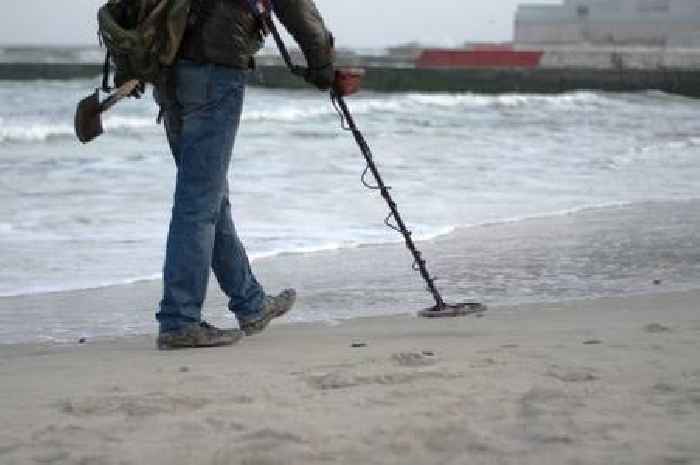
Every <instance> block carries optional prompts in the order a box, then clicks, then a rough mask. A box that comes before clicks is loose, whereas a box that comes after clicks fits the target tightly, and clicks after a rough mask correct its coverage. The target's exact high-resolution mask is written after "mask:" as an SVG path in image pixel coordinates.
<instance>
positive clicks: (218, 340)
mask: <svg viewBox="0 0 700 465" xmlns="http://www.w3.org/2000/svg"><path fill="white" fill-rule="evenodd" d="M242 337H243V333H242V332H241V331H239V330H237V329H219V328H217V327H216V326H213V325H210V324H209V323H206V322H202V323H199V324H191V325H187V326H185V327H184V328H182V329H180V330H178V331H168V332H165V333H161V334H159V335H158V340H157V341H156V345H157V347H158V350H174V349H189V348H194V347H220V346H230V345H233V344H235V343H236V342H238V341H239V340H240V339H241V338H242Z"/></svg>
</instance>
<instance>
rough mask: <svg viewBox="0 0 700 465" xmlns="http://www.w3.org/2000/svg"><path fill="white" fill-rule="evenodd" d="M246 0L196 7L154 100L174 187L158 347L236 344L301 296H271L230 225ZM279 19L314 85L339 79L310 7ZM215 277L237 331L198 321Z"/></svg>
mask: <svg viewBox="0 0 700 465" xmlns="http://www.w3.org/2000/svg"><path fill="white" fill-rule="evenodd" d="M249 3H250V2H249V1H248V0H194V3H193V6H192V9H191V13H190V19H189V23H188V29H187V31H186V33H185V37H184V39H183V42H182V45H181V48H180V52H179V59H178V61H177V63H176V64H175V66H174V70H173V72H172V73H171V74H170V78H169V79H168V81H169V83H168V84H164V85H160V86H157V89H156V92H155V93H156V101H157V102H158V103H159V104H160V106H161V110H162V112H163V116H164V119H165V128H166V133H167V137H168V142H169V144H170V149H171V151H172V154H173V157H174V158H175V163H176V165H177V181H176V187H175V196H174V204H173V209H172V219H171V223H170V231H169V234H168V242H167V248H166V258H165V266H164V270H163V287H164V290H163V299H162V301H161V303H160V311H159V312H158V313H157V315H156V318H157V320H158V322H159V326H160V333H159V336H158V340H157V346H158V348H159V349H161V350H167V349H178V348H186V347H213V346H222V345H231V344H233V343H235V342H236V341H238V340H239V339H240V338H241V337H242V335H243V333H245V334H246V335H249V336H250V335H253V334H255V333H258V332H260V331H262V330H263V329H265V327H266V326H267V325H268V323H269V322H270V321H271V320H272V319H274V318H277V317H279V316H281V315H284V314H285V313H286V312H287V311H289V310H290V309H291V307H292V306H293V305H294V301H295V298H296V293H295V291H294V290H293V289H287V290H285V291H283V292H282V293H280V294H279V295H277V296H274V297H273V296H268V295H266V294H265V292H264V290H263V288H262V286H261V285H260V284H259V283H258V281H257V280H256V278H255V276H254V274H253V272H252V271H251V268H250V263H249V261H248V257H247V255H246V252H245V249H244V247H243V244H242V243H241V241H240V240H239V238H238V235H237V234H236V229H235V227H234V223H233V221H232V218H231V206H230V203H229V189H228V181H227V172H228V167H229V162H230V160H231V154H232V151H233V146H234V140H235V138H236V132H237V130H238V124H239V121H240V117H241V110H242V107H243V97H244V93H245V86H246V81H247V79H248V74H249V69H250V68H251V67H252V64H253V55H254V54H255V53H256V52H257V51H258V50H259V49H260V48H261V47H262V42H263V37H262V34H261V24H260V23H259V20H258V19H257V18H256V16H255V15H254V14H253V13H252V8H251V5H250V4H249ZM274 5H275V12H276V14H277V16H278V18H279V19H280V21H281V22H282V23H283V24H284V26H285V27H286V28H287V29H288V30H289V32H290V33H291V34H292V36H293V37H294V38H295V40H296V41H297V42H298V44H299V46H300V47H301V50H302V51H303V53H304V55H305V57H306V60H307V63H308V66H309V72H308V75H307V81H309V82H310V83H312V84H314V85H316V86H317V87H318V88H319V89H322V90H325V89H328V88H329V87H330V86H331V85H332V83H333V79H334V66H333V62H334V50H333V38H332V36H331V34H330V33H329V32H328V30H327V29H326V27H325V25H324V23H323V20H322V19H321V16H320V14H319V12H318V10H317V9H316V6H315V5H314V3H313V1H312V0H275V1H274ZM210 270H213V271H214V275H215V276H216V278H217V281H218V282H219V285H220V286H221V289H222V290H223V291H224V292H225V293H226V295H227V296H228V297H229V299H230V300H229V309H230V310H231V311H232V312H233V313H234V314H235V315H236V317H237V319H238V322H239V326H240V331H239V330H223V329H218V328H216V327H214V326H212V325H210V324H208V323H206V322H203V321H202V320H201V312H202V305H203V303H204V298H205V295H206V289H207V285H208V280H209V275H210Z"/></svg>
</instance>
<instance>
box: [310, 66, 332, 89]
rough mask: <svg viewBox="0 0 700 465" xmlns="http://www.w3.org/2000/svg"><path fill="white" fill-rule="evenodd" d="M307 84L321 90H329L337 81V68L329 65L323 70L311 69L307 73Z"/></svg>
mask: <svg viewBox="0 0 700 465" xmlns="http://www.w3.org/2000/svg"><path fill="white" fill-rule="evenodd" d="M305 79H306V82H308V83H309V84H313V85H314V86H316V87H318V88H319V90H328V89H330V88H331V86H332V85H333V82H334V81H335V67H334V66H333V63H329V64H328V65H326V66H324V67H323V68H309V69H308V70H307V71H306V77H305Z"/></svg>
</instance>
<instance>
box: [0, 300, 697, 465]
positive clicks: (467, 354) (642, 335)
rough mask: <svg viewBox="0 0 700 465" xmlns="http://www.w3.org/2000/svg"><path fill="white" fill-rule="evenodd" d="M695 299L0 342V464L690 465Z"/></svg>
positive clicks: (572, 303)
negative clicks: (260, 329) (170, 338)
mask: <svg viewBox="0 0 700 465" xmlns="http://www.w3.org/2000/svg"><path fill="white" fill-rule="evenodd" d="M699 309H700V291H687V292H675V293H665V294H656V295H648V296H641V297H624V298H604V299H597V300H579V301H569V302H565V303H557V304H547V305H529V306H528V305H520V306H513V307H506V306H502V307H494V308H491V309H490V310H489V312H488V313H487V314H486V315H485V316H484V317H483V318H467V319H460V320H443V321H425V320H420V319H418V318H415V317H412V316H408V315H404V316H396V317H379V318H364V319H354V320H349V321H346V322H343V323H340V324H296V325H275V326H273V327H272V328H270V329H269V330H268V331H267V332H266V333H264V334H261V335H259V336H256V337H252V338H246V339H245V340H243V341H242V342H241V343H240V344H239V345H237V346H235V347H230V348H220V349H206V350H194V351H178V352H158V351H155V350H154V347H153V342H154V341H153V337H152V336H141V337H133V338H119V339H96V340H88V341H87V343H86V344H72V345H42V344H28V345H5V346H0V379H1V380H2V382H1V383H0V385H1V386H2V387H1V388H0V392H1V394H2V395H0V413H1V416H2V418H3V427H2V428H0V463H2V464H3V465H15V464H22V465H23V464H76V465H77V464H115V465H128V464H134V465H137V464H138V465H140V464H150V465H159V464H168V465H175V464H183V465H184V464H187V465H191V464H197V465H201V464H248V465H251V464H259V465H271V464H302V463H303V464H325V463H342V464H345V463H348V464H360V463H361V464H401V465H406V464H420V465H425V464H455V465H457V464H459V465H462V464H466V463H469V464H550V463H551V464H611V463H615V464H649V465H658V464H669V465H670V464H676V465H677V464H697V463H700V443H698V441H697V438H698V431H700V358H698V353H700V350H699V349H700V313H699V312H698V310H699ZM401 310H402V309H401V308H397V313H398V312H401ZM404 310H405V311H408V310H412V309H404ZM353 345H355V346H357V347H353Z"/></svg>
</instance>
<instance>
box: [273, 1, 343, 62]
mask: <svg viewBox="0 0 700 465" xmlns="http://www.w3.org/2000/svg"><path fill="white" fill-rule="evenodd" d="M274 4H275V11H276V13H277V17H278V18H279V20H280V21H281V22H282V24H284V27H285V28H287V30H288V31H289V32H290V34H292V36H293V37H294V40H296V42H297V44H299V47H301V50H302V52H303V53H304V56H305V57H306V61H307V62H308V64H309V66H310V67H311V68H323V67H324V66H327V65H329V64H332V63H333V62H334V61H335V50H334V48H333V36H332V35H331V33H330V32H329V31H328V29H326V26H325V24H324V23H323V19H322V18H321V14H320V13H319V12H318V9H317V8H316V5H315V4H314V2H313V0H274Z"/></svg>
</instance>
